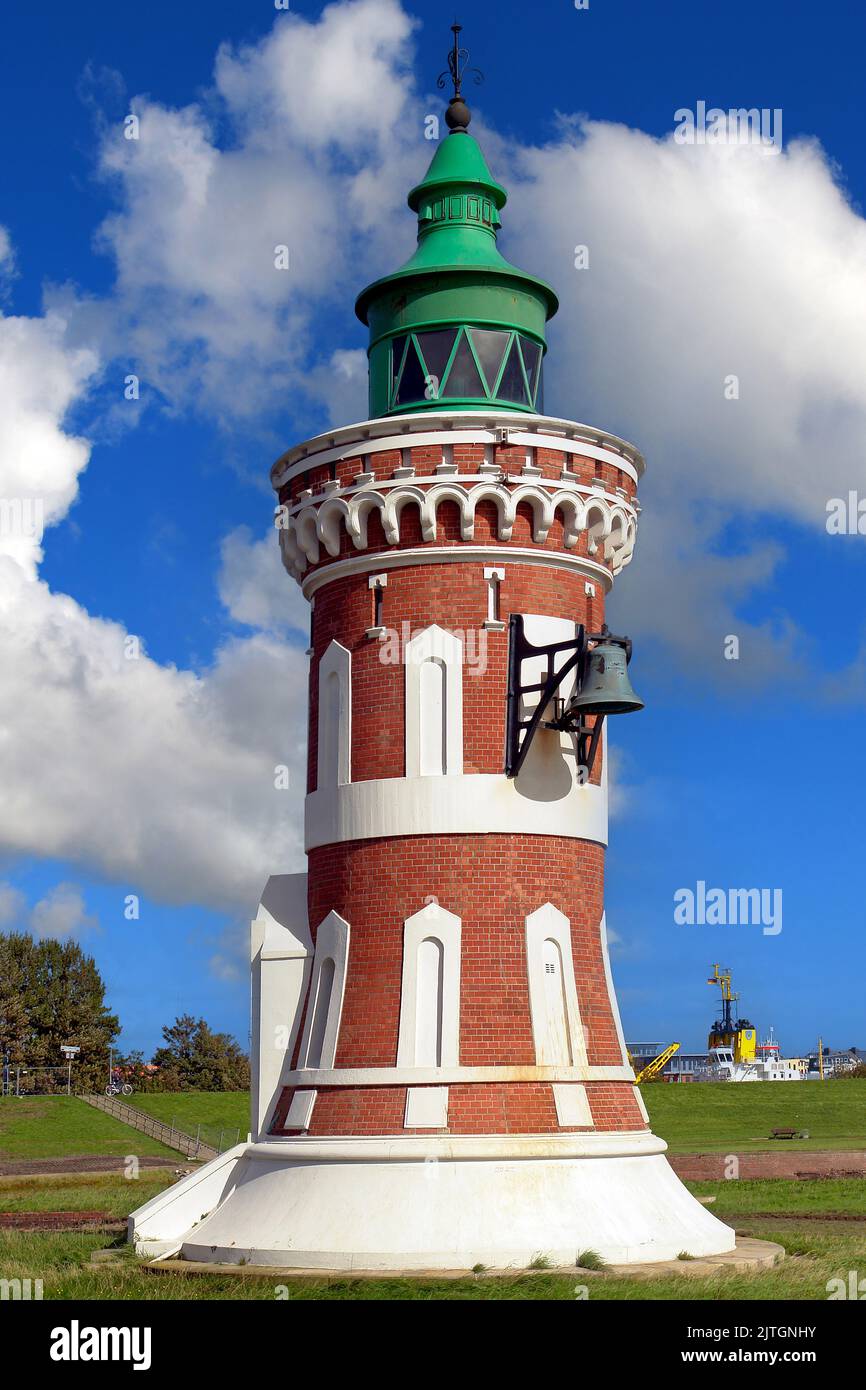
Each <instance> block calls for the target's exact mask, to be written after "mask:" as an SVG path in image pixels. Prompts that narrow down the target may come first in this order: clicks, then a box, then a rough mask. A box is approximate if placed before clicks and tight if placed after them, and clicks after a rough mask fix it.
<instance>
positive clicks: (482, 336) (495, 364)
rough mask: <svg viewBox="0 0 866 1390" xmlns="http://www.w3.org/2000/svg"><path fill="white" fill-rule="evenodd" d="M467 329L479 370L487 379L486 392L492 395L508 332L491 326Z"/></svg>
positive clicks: (506, 343)
mask: <svg viewBox="0 0 866 1390" xmlns="http://www.w3.org/2000/svg"><path fill="white" fill-rule="evenodd" d="M469 331H470V332H471V335H472V346H473V347H474V348H475V355H476V357H477V358H478V361H479V362H480V363H481V370H482V371H483V373H484V375H485V377H486V379H487V394H488V395H489V396H492V395H493V391H494V387H495V386H496V378H497V377H498V375H499V368H500V367H501V366H502V359H503V357H504V356H505V349H506V348H507V347H508V334H507V333H501V332H498V331H497V330H496V329H493V328H473V329H471V330H469Z"/></svg>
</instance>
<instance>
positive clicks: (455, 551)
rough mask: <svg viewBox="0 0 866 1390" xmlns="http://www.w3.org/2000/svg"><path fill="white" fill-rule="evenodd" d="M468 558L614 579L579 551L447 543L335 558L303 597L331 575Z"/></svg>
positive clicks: (308, 583)
mask: <svg viewBox="0 0 866 1390" xmlns="http://www.w3.org/2000/svg"><path fill="white" fill-rule="evenodd" d="M467 561H478V562H482V561H483V562H484V563H485V564H496V565H507V564H509V562H510V563H511V564H517V563H518V562H519V563H520V564H529V565H539V566H541V567H543V568H548V569H564V570H570V571H571V572H572V573H576V574H583V575H585V576H586V577H587V578H588V579H591V580H592V581H593V583H596V584H601V585H602V587H603V588H604V591H605V593H607V592H608V591H609V590H610V587H611V584H612V583H613V579H612V577H611V573H610V570H608V569H606V567H605V566H604V565H600V564H598V563H597V562H596V561H595V560H589V559H587V558H586V557H585V556H581V555H568V554H566V553H564V552H562V551H558V550H530V549H529V547H527V546H515V545H509V544H508V542H503V543H502V544H501V545H464V544H459V543H458V544H455V545H446V546H433V545H424V546H418V547H416V548H414V549H412V550H390V551H389V550H379V551H377V552H376V554H375V555H359V556H357V557H355V556H352V557H351V558H350V559H348V560H334V561H333V562H332V563H331V564H330V565H323V566H322V568H321V569H318V570H316V571H315V573H314V574H311V575H309V576H308V578H307V579H305V580H303V582H302V584H301V590H302V592H303V595H304V598H312V596H313V594H315V593H316V592H317V590H319V589H321V587H322V585H323V584H330V582H331V580H332V579H345V578H346V577H347V575H352V574H366V573H368V572H370V571H372V570H387V569H404V568H406V567H407V566H408V565H443V564H446V565H447V564H466V563H467Z"/></svg>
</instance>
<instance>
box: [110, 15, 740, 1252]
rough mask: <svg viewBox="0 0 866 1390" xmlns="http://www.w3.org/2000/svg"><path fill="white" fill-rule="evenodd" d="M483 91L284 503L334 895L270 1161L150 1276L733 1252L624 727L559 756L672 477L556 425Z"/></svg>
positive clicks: (275, 1082) (262, 1070) (287, 967)
mask: <svg viewBox="0 0 866 1390" xmlns="http://www.w3.org/2000/svg"><path fill="white" fill-rule="evenodd" d="M460 62H461V53H460V50H459V49H458V48H457V46H456V37H455V51H454V55H453V66H452V72H453V74H454V77H455V95H454V98H453V99H452V101H451V103H450V105H449V108H448V112H447V116H446V120H447V123H448V126H449V134H448V135H446V136H445V137H444V139H443V140H442V141H441V142H440V144H439V145H438V147H437V149H436V152H435V154H434V156H433V159H432V162H431V164H430V167H429V169H428V171H427V173H426V175H425V177H424V178H423V179H422V180H421V182H420V183H419V184H418V185H417V186H416V187H415V188H413V189H412V191H411V193H410V194H409V206H410V207H411V209H412V210H413V212H414V213H415V214H416V216H417V218H418V246H417V250H416V251H415V253H414V255H413V256H412V258H411V259H410V260H409V261H408V263H407V264H406V265H404V266H403V267H401V268H400V269H399V270H397V271H396V272H394V273H393V274H391V275H388V276H385V277H384V278H383V279H380V280H378V281H376V282H375V283H374V284H372V285H369V286H368V287H367V288H366V289H365V290H364V291H363V292H362V294H361V295H360V297H359V299H358V302H357V306H356V308H357V312H358V315H359V317H360V318H361V320H362V322H364V323H365V324H366V325H367V326H368V328H369V334H370V346H369V373H370V418H369V419H368V420H365V421H364V422H362V423H361V424H356V425H347V426H345V427H343V428H338V429H333V430H330V431H329V432H328V433H327V434H325V435H321V436H319V437H318V438H315V439H312V440H308V441H306V442H305V443H302V444H298V445H294V446H293V447H292V448H290V449H289V450H288V451H287V452H286V453H285V454H283V455H282V457H281V458H280V459H278V460H277V462H276V464H275V465H274V467H273V469H272V473H271V477H272V481H273V485H274V488H275V491H276V494H277V503H278V510H277V520H278V526H279V536H280V544H281V547H282V552H283V559H284V562H285V565H286V568H287V570H288V571H289V573H290V575H291V576H292V577H293V579H294V580H295V581H297V582H298V583H299V584H300V585H301V587H302V589H303V592H304V594H305V595H306V596H307V598H309V600H310V602H311V606H312V629H311V632H312V635H311V651H310V723H309V772H308V789H307V798H306V848H307V855H308V870H309V872H308V875H280V874H277V875H276V876H275V877H273V878H271V879H270V881H269V883H268V885H267V887H266V889H265V892H264V895H263V897H262V902H261V906H260V908H259V912H258V916H257V917H256V920H255V922H254V923H253V933H252V978H253V1073H254V1090H253V1114H252V1136H251V1142H250V1143H249V1144H246V1145H240V1146H238V1148H237V1149H235V1150H233V1151H232V1152H231V1154H230V1155H224V1156H223V1159H222V1160H215V1162H214V1164H213V1165H210V1166H209V1168H208V1169H205V1170H204V1172H203V1173H201V1174H198V1175H195V1177H193V1178H190V1179H188V1180H186V1182H185V1183H182V1184H180V1185H179V1186H178V1187H177V1188H174V1189H172V1190H171V1192H170V1193H169V1194H167V1195H165V1196H163V1197H160V1198H157V1199H156V1200H155V1202H153V1203H150V1204H148V1205H147V1206H145V1207H143V1208H142V1209H141V1210H140V1211H139V1212H137V1213H134V1214H133V1217H132V1218H131V1227H132V1231H133V1234H134V1236H135V1238H136V1240H137V1241H138V1242H139V1244H140V1246H141V1248H143V1249H148V1250H152V1251H159V1250H162V1251H168V1250H170V1249H181V1250H182V1252H183V1254H184V1256H185V1257H186V1258H188V1259H194V1260H209V1261H225V1260H231V1261H238V1260H245V1261H251V1262H253V1263H263V1264H267V1265H292V1266H297V1267H304V1268H334V1269H351V1268H365V1267H366V1268H377V1269H413V1268H415V1269H418V1268H424V1269H429V1268H471V1267H472V1266H473V1265H474V1264H476V1263H482V1264H485V1265H488V1266H491V1267H503V1266H517V1267H523V1266H526V1265H527V1264H528V1263H529V1262H530V1261H531V1260H532V1259H533V1258H535V1257H536V1256H538V1255H539V1254H540V1253H541V1254H544V1255H546V1256H547V1257H548V1258H549V1259H550V1260H551V1262H552V1263H553V1264H557V1265H568V1266H571V1267H573V1266H574V1264H575V1260H576V1257H577V1255H578V1253H579V1251H581V1250H583V1249H587V1248H592V1249H594V1250H596V1251H598V1252H599V1253H600V1254H601V1255H602V1256H603V1257H604V1258H605V1259H608V1260H612V1261H635V1262H647V1261H654V1260H660V1259H672V1258H675V1257H676V1256H677V1255H678V1254H679V1253H680V1252H681V1251H683V1250H688V1251H689V1252H690V1253H691V1254H693V1255H703V1254H711V1253H718V1252H721V1251H726V1250H730V1249H732V1248H733V1246H734V1234H733V1232H732V1231H731V1230H730V1229H729V1228H728V1227H727V1226H724V1225H723V1224H722V1223H721V1222H719V1221H718V1220H717V1219H716V1218H715V1217H714V1216H713V1215H712V1214H711V1213H710V1212H709V1211H707V1210H706V1208H704V1207H703V1206H701V1205H700V1203H698V1202H697V1201H696V1200H695V1199H694V1198H693V1197H692V1196H691V1195H690V1194H689V1193H688V1191H687V1190H686V1188H685V1187H684V1186H683V1185H682V1184H681V1183H680V1182H679V1180H678V1179H677V1178H676V1176H675V1175H674V1173H673V1170H672V1169H671V1168H670V1166H669V1165H668V1163H667V1161H666V1159H665V1157H664V1149H665V1145H664V1143H663V1142H662V1141H660V1140H659V1139H657V1138H656V1137H655V1136H654V1135H652V1133H651V1132H650V1130H649V1127H648V1119H647V1114H646V1110H645V1108H644V1106H643V1102H642V1100H641V1097H640V1094H639V1092H638V1091H637V1090H636V1088H635V1086H634V1076H633V1073H632V1070H631V1068H630V1066H629V1065H628V1059H627V1056H626V1051H625V1043H624V1039H623V1033H622V1028H621V1024H620V1018H619V1012H618V1008H617V1002H616V997H615V994H614V989H613V982H612V978H611V971H610V963H609V959H608V950H607V941H606V930H605V918H604V854H605V844H606V841H607V770H606V756H605V740H604V738H603V737H601V733H602V727H603V726H602V722H601V721H600V720H599V716H598V712H597V710H596V712H595V713H592V712H591V711H590V712H589V714H588V715H587V716H584V715H580V716H579V719H578V716H577V715H576V716H575V718H576V719H578V725H576V726H575V727H578V726H579V729H580V732H579V733H575V732H569V731H567V729H566V728H565V727H564V725H563V727H557V728H554V727H547V726H545V724H543V723H542V722H540V721H541V716H542V715H544V717H545V718H546V719H553V718H554V717H556V718H558V719H559V720H560V723H561V724H563V721H566V720H567V718H570V716H569V715H568V710H570V709H571V700H572V698H577V697H578V696H579V695H580V694H583V693H585V689H586V687H587V681H588V676H587V679H585V680H584V686H583V688H582V690H581V691H578V689H577V687H576V685H575V674H574V673H575V672H576V671H577V670H582V671H583V672H584V673H585V675H586V673H590V672H591V674H592V678H593V680H598V682H599V684H600V685H601V686H602V687H604V691H603V693H604V692H607V694H605V698H608V697H609V692H610V688H611V680H612V679H613V678H614V676H615V677H616V679H617V681H618V682H619V687H620V691H622V690H623V689H625V688H626V687H627V680H626V677H625V664H626V655H627V648H626V646H625V645H624V643H625V639H621V641H620V645H617V640H618V639H613V638H610V639H608V638H607V637H606V636H605V634H604V632H603V623H604V606H605V598H606V595H607V593H608V591H609V589H610V587H611V584H612V582H613V580H614V577H615V576H616V575H617V574H618V573H619V571H620V570H621V569H622V567H623V566H624V565H626V564H627V563H628V562H629V560H630V559H631V556H632V551H633V548H634V543H635V533H636V521H637V499H636V493H637V484H638V480H639V478H640V476H641V473H642V472H643V468H644V462H643V459H642V458H641V455H640V454H639V453H638V451H637V450H636V449H635V448H634V447H633V446H632V445H630V444H627V443H625V442H624V441H623V440H620V439H617V438H615V437H614V436H612V435H610V434H608V433H606V432H605V431H604V430H600V429H597V428H595V427H592V426H586V425H582V424H578V423H576V422H574V421H571V420H565V419H559V418H551V417H549V416H547V415H545V414H544V413H543V406H542V389H543V388H542V377H543V370H544V356H545V353H546V336H545V328H546V323H547V320H548V319H549V318H550V317H551V316H552V315H553V314H554V313H555V312H556V309H557V299H556V295H555V293H554V292H553V290H552V289H551V288H550V287H549V286H548V285H546V284H544V283H543V282H542V281H540V280H538V279H537V278H535V277H533V276H531V275H528V274H526V273H524V272H523V271H521V270H519V269H517V268H516V267H514V266H512V265H510V264H509V262H508V261H506V260H505V259H504V257H503V256H502V255H501V253H500V251H499V249H498V246H497V235H498V231H499V227H500V220H501V219H500V214H501V213H502V211H503V208H504V206H505V202H506V192H505V189H504V188H502V187H501V185H500V184H499V183H497V181H496V180H495V179H494V178H493V176H492V175H491V173H490V171H489V169H488V167H487V164H486V162H485V159H484V156H483V154H482V152H481V150H480V148H479V146H478V144H477V143H476V141H475V140H474V138H473V137H472V136H471V135H470V134H469V133H468V129H467V127H468V124H469V119H470V116H469V111H468V109H467V107H466V105H465V103H464V102H463V100H462V98H461V96H460V93H459V71H460ZM520 620H522V623H521V621H520ZM521 633H522V636H521ZM587 634H592V635H593V636H592V637H587ZM521 642H522V645H521ZM591 643H596V644H597V646H596V648H594V649H595V650H599V651H601V652H605V653H606V654H607V655H606V658H605V659H606V661H607V663H608V665H609V670H608V669H607V667H606V666H605V660H601V659H596V660H595V661H594V663H593V662H592V661H591V660H590V644H591ZM527 644H529V645H527ZM578 659H580V661H583V665H582V666H581V665H580V664H579V660H578ZM568 662H571V668H570V669H571V674H570V676H564V675H563V674H562V673H563V669H564V668H567V663H568ZM576 662H577V663H578V664H575V663H576ZM617 663H618V664H617ZM548 678H549V680H548ZM605 679H606V683H605ZM515 683H516V684H515ZM542 685H544V686H545V694H544V696H542V695H540V694H539V688H540V687H541V686H542ZM517 686H519V688H520V689H521V690H522V691H523V695H522V698H521V699H520V700H518V699H517V697H516V695H515V696H514V698H513V699H512V702H511V709H512V717H511V721H510V722H509V719H508V699H507V697H508V691H509V687H510V688H511V689H512V692H515V691H516V689H517ZM527 687H528V688H527ZM551 689H552V690H554V692H555V693H554V695H553V697H552V698H550V699H548V698H547V692H548V691H549V690H551ZM632 696H633V692H632ZM542 699H543V705H541V704H540V701H541V700H542ZM600 700H601V697H599V700H597V701H596V705H598V703H600ZM557 701H559V702H560V703H558V704H557V703H556V702H557ZM624 703H625V704H626V706H627V707H635V706H637V705H639V703H640V702H639V701H637V699H636V697H633V699H632V701H631V705H629V702H628V698H626V700H625V702H624ZM533 718H534V725H533V727H534V733H533V732H531V731H530V724H531V723H532V721H533ZM581 721H582V722H581ZM569 727H571V726H569ZM604 727H605V729H606V725H605V726H604ZM518 768H519V770H518ZM509 774H511V775H509ZM202 1218H203V1219H202Z"/></svg>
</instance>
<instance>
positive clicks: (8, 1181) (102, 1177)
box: [0, 1159, 182, 1217]
mask: <svg viewBox="0 0 866 1390" xmlns="http://www.w3.org/2000/svg"><path fill="white" fill-rule="evenodd" d="M178 1166H182V1164H181V1160H180V1159H179V1160H178ZM174 1181H175V1176H174V1172H173V1170H172V1169H171V1168H143V1169H142V1170H141V1176H140V1177H138V1178H135V1179H130V1178H125V1177H124V1176H123V1173H122V1172H117V1173H84V1174H74V1175H72V1176H71V1177H68V1176H66V1175H65V1174H56V1175H55V1174H46V1175H42V1174H40V1175H39V1177H26V1178H17V1177H16V1178H0V1212H6V1211H8V1212H13V1211H15V1212H20V1211H102V1212H105V1213H106V1214H107V1215H108V1216H116V1217H126V1216H128V1215H129V1213H130V1212H131V1211H133V1210H134V1209H135V1208H136V1207H141V1206H143V1205H144V1203H145V1202H149V1201H150V1199H151V1197H156V1196H157V1195H158V1193H160V1192H162V1190H163V1188H165V1187H168V1186H169V1184H170V1183H173V1182H174Z"/></svg>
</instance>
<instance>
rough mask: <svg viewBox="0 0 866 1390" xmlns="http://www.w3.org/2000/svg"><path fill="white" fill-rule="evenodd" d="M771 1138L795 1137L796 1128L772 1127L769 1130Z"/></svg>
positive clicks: (796, 1136)
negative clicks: (772, 1128)
mask: <svg viewBox="0 0 866 1390" xmlns="http://www.w3.org/2000/svg"><path fill="white" fill-rule="evenodd" d="M770 1138H771V1139H796V1138H798V1131H797V1130H796V1129H774V1130H771V1132H770Z"/></svg>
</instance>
